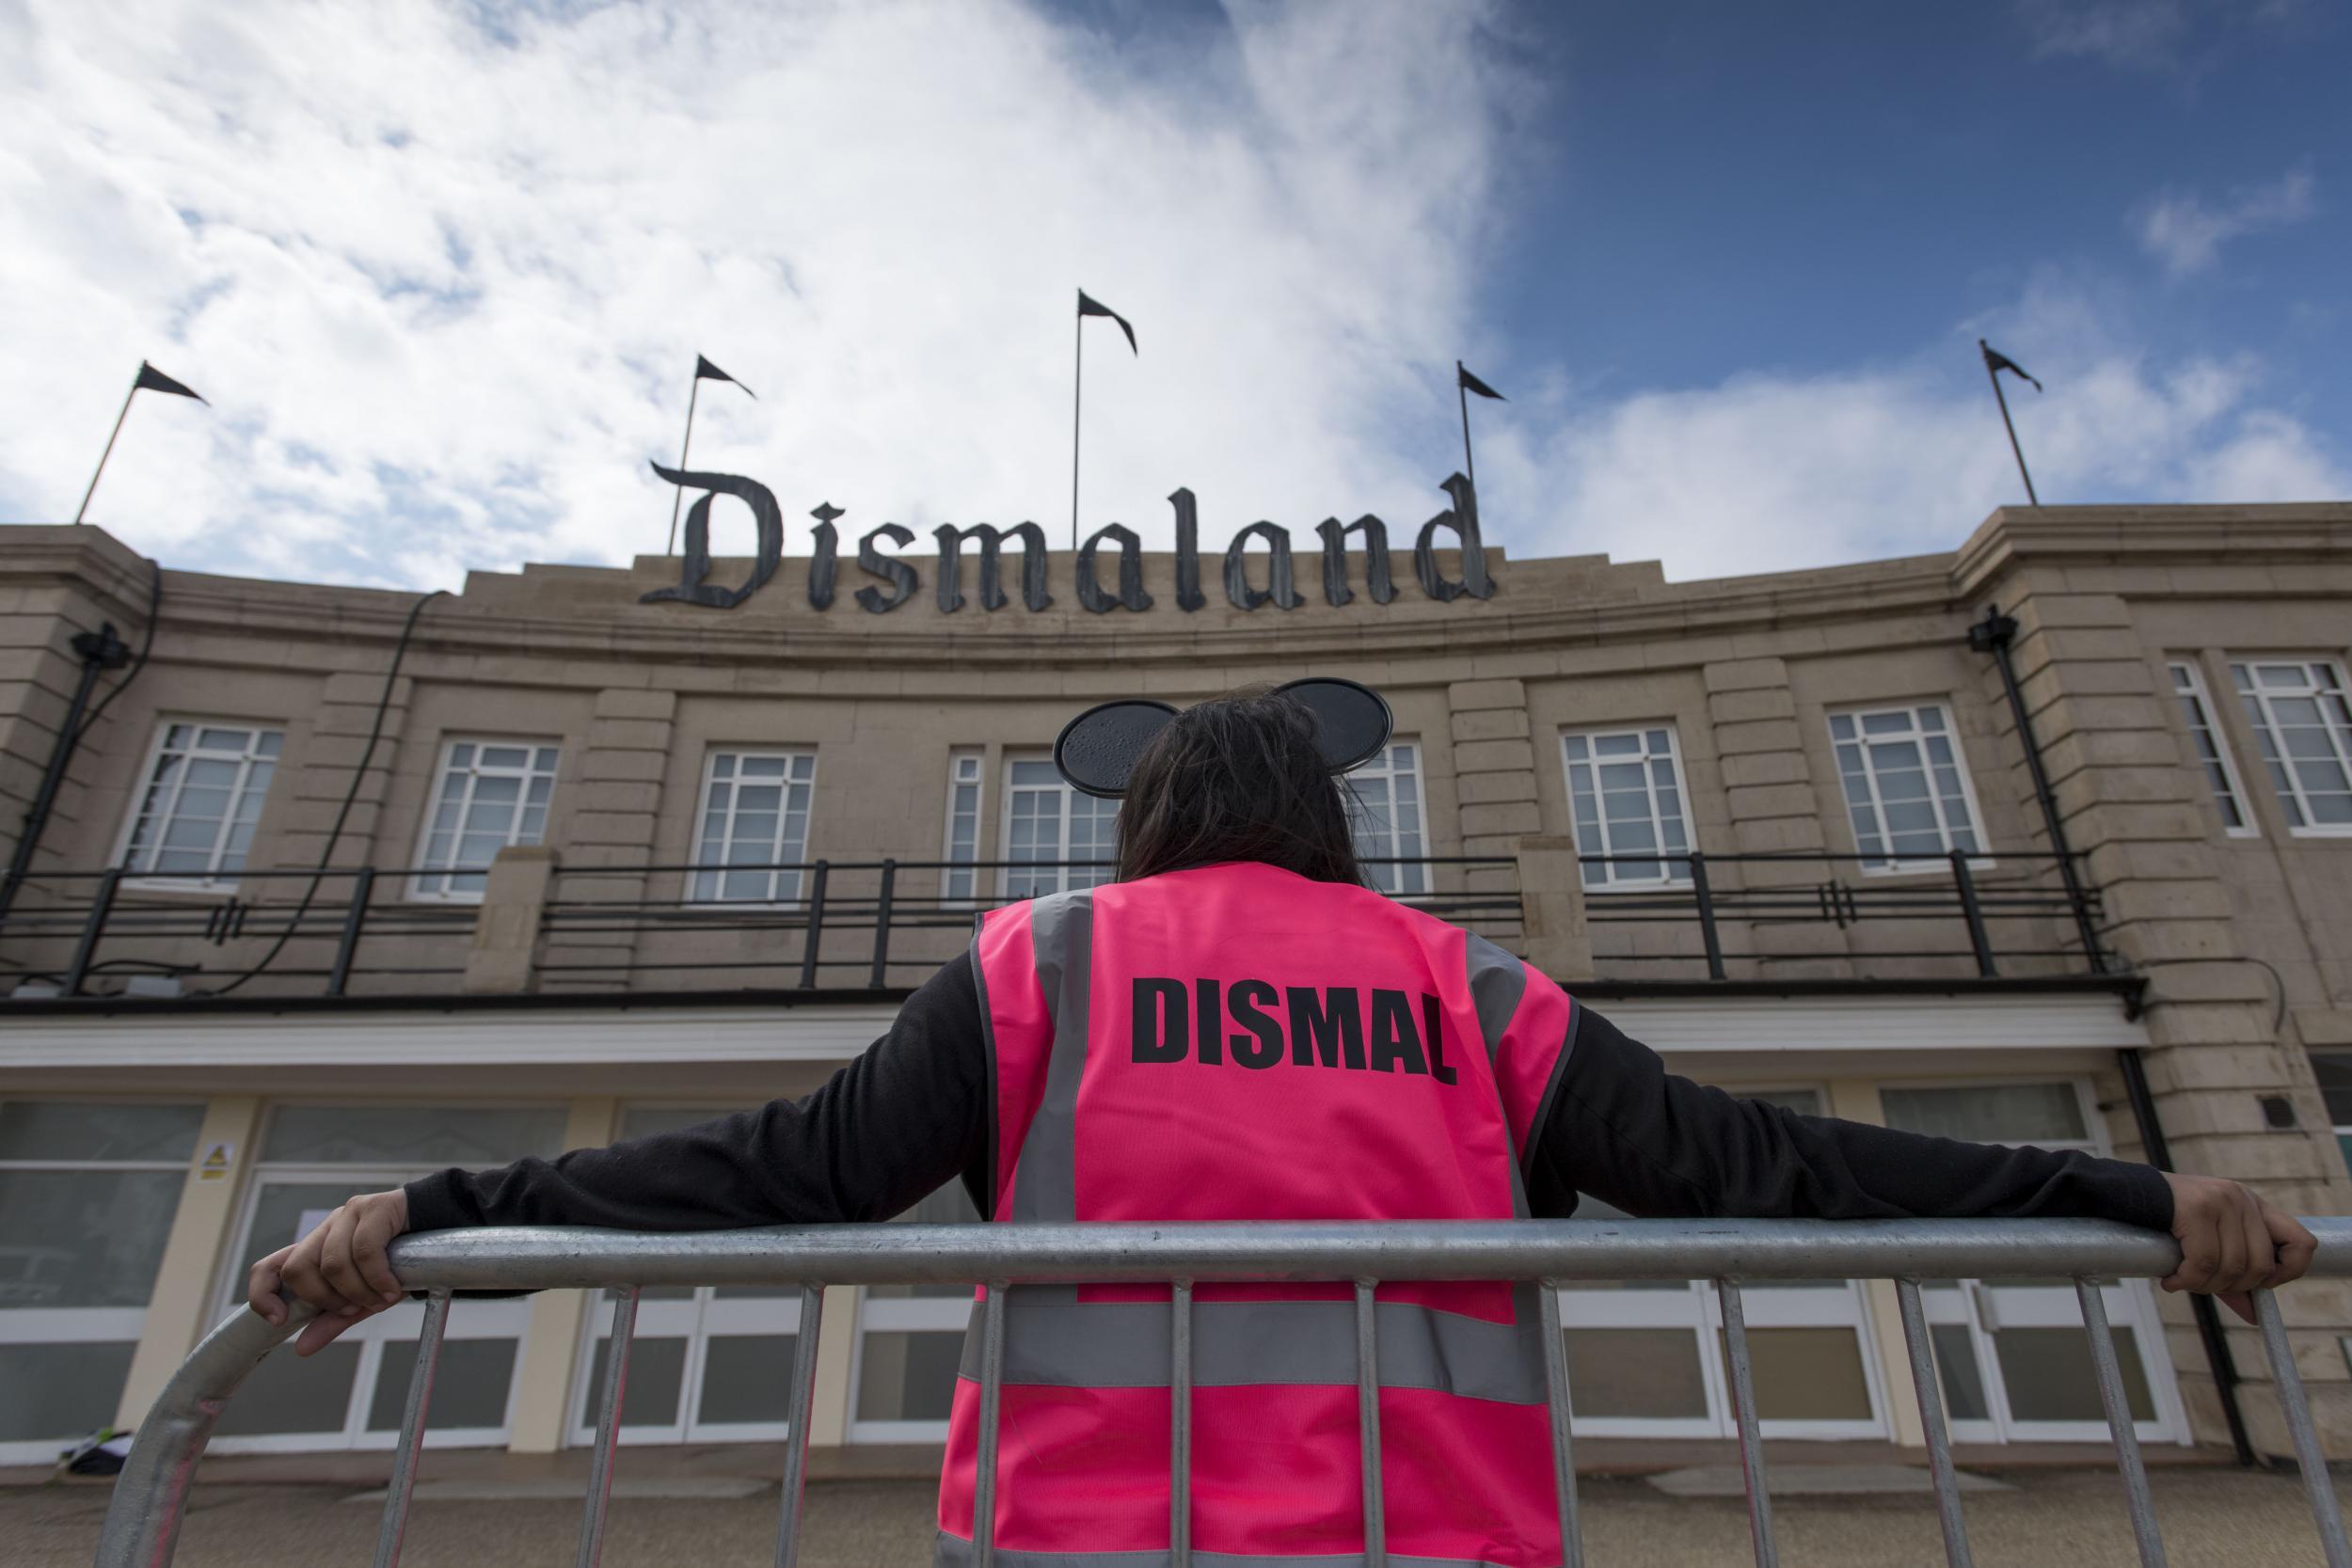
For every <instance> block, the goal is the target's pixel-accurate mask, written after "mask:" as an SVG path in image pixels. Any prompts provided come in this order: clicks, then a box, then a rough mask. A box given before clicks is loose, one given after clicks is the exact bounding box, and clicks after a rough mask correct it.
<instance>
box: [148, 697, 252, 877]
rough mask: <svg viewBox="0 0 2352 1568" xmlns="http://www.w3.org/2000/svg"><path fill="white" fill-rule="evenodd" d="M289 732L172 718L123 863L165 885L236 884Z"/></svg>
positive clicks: (158, 745)
mask: <svg viewBox="0 0 2352 1568" xmlns="http://www.w3.org/2000/svg"><path fill="white" fill-rule="evenodd" d="M285 738H286V736H285V732H284V731H282V730H263V729H254V728H251V727H248V726H245V725H230V724H172V723H167V724H165V725H164V726H163V727H162V729H161V730H160V731H159V732H158V733H157V735H156V736H155V750H154V755H153V758H152V760H151V761H150V763H149V764H148V767H147V772H146V777H147V787H146V789H145V790H144V791H143V792H142V793H141V795H140V797H139V800H138V804H137V807H136V809H135V811H134V812H133V813H132V816H131V819H130V820H129V821H128V822H127V823H125V824H124V826H123V834H122V848H121V850H120V852H119V854H118V855H117V857H116V863H118V864H119V865H120V866H121V867H122V868H123V870H125V871H127V872H129V873H131V874H132V875H133V876H135V877H155V878H157V880H158V885H160V886H163V887H172V888H207V887H232V886H234V885H235V884H236V880H237V873H238V872H240V871H242V870H244V869H245V856H246V849H247V847H250V846H251V844H252V842H253V826H254V824H255V823H256V822H258V821H260V820H261V816H262V797H263V796H264V795H266V794H268V793H269V781H270V775H271V774H272V773H273V772H275V771H276V770H277V768H278V747H279V746H280V745H281V744H282V743H283V742H284V740H285Z"/></svg>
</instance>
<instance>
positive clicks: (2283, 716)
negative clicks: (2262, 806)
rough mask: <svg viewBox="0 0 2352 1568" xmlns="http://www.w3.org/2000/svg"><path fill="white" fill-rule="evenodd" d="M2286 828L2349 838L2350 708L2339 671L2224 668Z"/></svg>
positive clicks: (2310, 662)
mask: <svg viewBox="0 0 2352 1568" xmlns="http://www.w3.org/2000/svg"><path fill="white" fill-rule="evenodd" d="M2230 679H2231V680H2232V681H2233V682H2234V683H2235V684H2236V686H2237V694H2238V698H2239V700H2240V701H2241V702H2243V703H2244V704H2245V705H2246V717H2247V721H2249V723H2251V724H2252V725H2253V726H2254V738H2255V739H2256V740H2258V741H2260V742H2261V743H2262V750H2263V766H2264V767H2265V768H2268V769H2269V770H2270V786H2271V788H2272V789H2274V790H2276V791H2277V792H2278V795H2279V809H2280V811H2282V812H2284V813H2286V816H2287V827H2288V828H2289V829H2290V830H2291V831H2293V832H2296V833H2297V834H2299V835H2301V834H2319V833H2352V706H2347V705H2345V703H2344V672H2343V671H2342V670H2339V669H2338V668H2336V666H2335V665H2333V664H2331V663H2329V662H2328V661H2327V660H2325V659H2304V660H2296V661H2292V662H2288V663H2282V664H2270V663H2262V664H2257V663H2250V662H2249V663H2246V664H2233V665H2231V666H2230Z"/></svg>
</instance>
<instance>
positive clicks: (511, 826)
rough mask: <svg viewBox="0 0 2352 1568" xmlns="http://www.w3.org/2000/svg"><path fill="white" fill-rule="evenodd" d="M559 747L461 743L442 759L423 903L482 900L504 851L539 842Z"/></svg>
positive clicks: (423, 857)
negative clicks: (488, 872)
mask: <svg viewBox="0 0 2352 1568" xmlns="http://www.w3.org/2000/svg"><path fill="white" fill-rule="evenodd" d="M554 787H555V748H554V747H552V746H533V745H529V744H526V743H524V742H520V741H496V740H453V741H451V742H450V743H449V750H448V751H447V752H445V753H444V754H443V755H442V758H441V782H440V786H439V787H438V788H437V789H436V790H435V791H434V794H433V815H432V816H431V817H430V818H428V819H427V821H426V824H425V832H424V847H423V848H421V850H419V851H418V853H417V863H418V864H419V865H420V866H421V867H422V870H421V871H420V873H419V874H418V876H417V877H416V879H415V880H414V881H413V882H411V884H410V890H409V895H410V896H411V897H415V898H447V899H454V900H459V901H465V900H471V899H478V898H480V897H481V896H482V885H483V881H484V877H483V875H482V874H483V872H484V871H485V870H486V869H487V868H488V866H489V864H490V863H491V862H492V861H493V860H496V859H497V858H498V852H499V851H500V850H501V849H503V848H505V847H508V846H509V845H514V844H536V843H538V842H539V838H540V835H541V834H542V833H544V832H546V831H547V825H548V793H549V792H550V791H551V790H553V789H554Z"/></svg>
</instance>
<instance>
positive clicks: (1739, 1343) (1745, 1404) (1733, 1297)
mask: <svg viewBox="0 0 2352 1568" xmlns="http://www.w3.org/2000/svg"><path fill="white" fill-rule="evenodd" d="M1715 1294H1716V1297H1717V1298H1718V1299H1719V1300H1720V1301H1721V1302H1722V1303H1723V1308H1724V1357H1725V1359H1727V1360H1728V1361H1729V1362H1730V1363H1731V1414H1732V1416H1733V1418H1735V1419H1737V1420H1738V1422H1739V1423H1740V1475H1741V1477H1742V1479H1744V1480H1745V1481H1746V1482H1747V1487H1748V1536H1749V1538H1750V1539H1751V1540H1752V1541H1753V1542H1754V1543H1755V1544H1756V1568H1779V1564H1780V1547H1779V1546H1778V1545H1777V1544H1774V1542H1773V1540H1772V1495H1771V1494H1770V1493H1769V1492H1767V1491H1766V1490H1765V1487H1764V1439H1763V1433H1762V1429H1761V1428H1760V1427H1759V1426H1758V1425H1757V1423H1756V1377H1755V1369H1754V1368H1753V1367H1752V1366H1751V1365H1750V1363H1749V1360H1748V1320H1747V1314H1746V1312H1745V1311H1744V1310H1743V1309H1742V1308H1741V1307H1740V1287H1739V1286H1738V1285H1736V1284H1734V1283H1733V1282H1732V1281H1730V1280H1728V1279H1718V1280H1716V1281H1715Z"/></svg>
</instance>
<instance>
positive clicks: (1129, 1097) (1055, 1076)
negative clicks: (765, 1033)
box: [939, 863, 1573, 1568]
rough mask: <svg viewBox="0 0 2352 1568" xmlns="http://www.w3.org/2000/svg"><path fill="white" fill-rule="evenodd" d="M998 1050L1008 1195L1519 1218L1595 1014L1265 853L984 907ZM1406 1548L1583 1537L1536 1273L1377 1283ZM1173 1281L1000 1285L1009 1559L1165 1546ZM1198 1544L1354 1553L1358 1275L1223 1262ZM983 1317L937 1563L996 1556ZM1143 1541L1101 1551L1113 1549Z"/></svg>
mask: <svg viewBox="0 0 2352 1568" xmlns="http://www.w3.org/2000/svg"><path fill="white" fill-rule="evenodd" d="M973 963H974V970H975V972H976V974H977V979H978V982H979V986H980V993H981V1007H982V1009H983V1011H984V1013H985V1014H986V1023H987V1028H988V1032H989V1038H990V1045H991V1051H992V1054H993V1066H994V1072H995V1094H996V1100H995V1118H996V1119H995V1129H996V1136H995V1150H996V1169H995V1173H994V1175H995V1183H994V1193H995V1202H994V1216H993V1217H994V1218H996V1219H998V1220H1002V1221H1008V1222H1011V1223H1014V1224H1019V1223H1023V1222H1028V1223H1054V1222H1069V1221H1073V1220H1142V1221H1164V1220H1334V1219H1360V1220H1406V1219H1414V1220H1428V1219H1464V1220H1494V1219H1507V1218H1510V1217H1512V1216H1514V1215H1524V1214H1525V1213H1526V1212H1527V1205H1526V1199H1525V1196H1524V1191H1523V1188H1522V1186H1521V1178H1520V1159H1521V1156H1522V1154H1523V1152H1524V1151H1525V1149H1526V1148H1527V1145H1528V1141H1529V1138H1530V1136H1531V1135H1532V1130H1533V1129H1534V1128H1535V1127H1536V1126H1538V1125H1539V1122H1540V1117H1541V1115H1542V1113H1543V1112H1544V1110H1545V1102H1546V1099H1547V1096H1548V1095H1549V1093H1550V1092H1551V1091H1552V1089H1553V1087H1554V1085H1555V1084H1556V1081H1557V1076H1558V1069H1559V1068H1560V1066H1561V1064H1562V1061H1563V1058H1564V1057H1565V1042H1566V1040H1567V1038H1568V1034H1569V1029H1568V1025H1569V1022H1570V1018H1571V1012H1572V1007H1573V1004H1571V1003H1570V1001H1569V999H1568V996H1567V994H1566V993H1565V991H1563V990H1561V989H1560V988H1559V987H1558V986H1556V985H1554V984H1553V983H1552V982H1551V981H1549V980H1548V979H1546V978H1544V977H1543V976H1542V975H1540V974H1536V973H1534V971H1532V970H1530V969H1529V968H1528V967H1527V965H1525V964H1524V963H1522V962H1521V961H1520V960H1518V958H1512V957H1511V956H1510V955H1509V954H1507V953H1505V952H1503V951H1502V949H1500V948H1498V947H1496V946H1495V945H1493V944H1492V943H1491V942H1486V941H1484V940H1482V939H1480V938H1477V937H1474V936H1471V935H1470V934H1469V933H1467V932H1465V931H1463V930H1461V929H1459V928H1458V927H1453V926H1449V925H1446V924H1445V923H1444V922H1442V921H1439V920H1436V919H1433V918H1431V917H1430V916H1428V915H1425V914H1422V913H1419V912H1418V911H1413V910H1409V909H1406V908H1405V907H1404V906H1402V905H1400V904H1397V903H1394V902H1391V900H1390V899H1388V898H1385V897H1383V896H1381V895H1379V894H1377V893H1374V892H1372V891H1370V890H1368V889H1365V888H1357V887H1343V886H1340V885H1337V884H1335V883H1329V882H1315V881H1310V880H1308V879H1305V878H1303V877H1299V876H1296V875H1294V874H1293V873H1291V872H1287V871H1281V870H1278V869H1276V868H1274V867H1272V866H1268V865H1263V864H1260V863H1233V864H1227V865H1214V866H1203V867H1200V868H1198V869H1195V870H1190V871H1179V872H1171V873H1169V874H1168V875H1165V876H1159V877H1152V878H1147V879H1143V880H1141V881H1135V882H1122V883H1116V884H1113V885H1110V886H1105V887H1100V888H1094V889H1091V890H1088V891H1084V892H1077V893H1068V894H1061V895H1055V896H1053V897H1047V898H1040V899H1037V900H1035V901H1033V902H1030V903H1026V904H1017V905H1013V906H1011V907H1010V908H1007V909H1001V910H995V911H991V912H990V913H988V914H987V915H986V916H984V917H983V919H982V921H981V923H980V928H979V932H978V934H977V937H976V938H975V939H974V943H973ZM1375 1299H1376V1304H1377V1305H1376V1307H1375V1312H1376V1317H1377V1324H1378V1329H1379V1368H1378V1370H1379V1381H1380V1394H1379V1401H1380V1434H1381V1446H1380V1459H1381V1473H1382V1480H1383V1487H1384V1491H1385V1497H1386V1513H1385V1518H1386V1530H1387V1547H1388V1550H1389V1552H1390V1553H1391V1554H1392V1556H1393V1557H1395V1558H1399V1559H1409V1560H1413V1561H1415V1562H1416V1563H1419V1564H1423V1565H1432V1564H1439V1563H1443V1564H1456V1563H1459V1564H1497V1565H1502V1568H1546V1565H1549V1564H1554V1563H1557V1562H1559V1561H1560V1560H1561V1547H1560V1530H1559V1522H1558V1518H1557V1515H1556V1513H1555V1512H1554V1510H1555V1506H1556V1503H1555V1497H1554V1493H1553V1489H1552V1485H1553V1471H1552V1462H1551V1447H1550V1442H1551V1439H1550V1427H1549V1418H1548V1416H1547V1412H1546V1409H1545V1403H1544V1394H1545V1378H1544V1359H1543V1339H1542V1331H1541V1329H1540V1327H1539V1326H1538V1324H1539V1322H1540V1320H1539V1318H1538V1316H1537V1304H1536V1296H1535V1293H1534V1287H1533V1286H1532V1285H1531V1286H1521V1287H1513V1286H1510V1285H1507V1284H1452V1283H1447V1284H1432V1283H1415V1282H1404V1283H1398V1284H1394V1285H1382V1286H1380V1287H1379V1290H1378V1293H1377V1296H1376V1298H1375ZM1169 1300H1170V1292H1169V1291H1168V1288H1167V1287H1165V1286H1157V1287H1150V1286H1075V1287H1072V1286H1025V1287H1019V1288H1016V1289H1014V1290H1013V1291H1010V1292H1009V1294H1008V1297H1007V1300H1006V1307H1005V1360H1004V1386H1003V1393H1002V1398H1001V1409H1002V1423H1001V1426H1000V1428H999V1432H1000V1436H999V1449H998V1459H997V1464H998V1471H997V1486H996V1518H995V1544H996V1560H997V1561H998V1562H999V1563H1002V1564H1005V1565H1006V1568H1080V1565H1082V1564H1083V1565H1085V1568H1096V1565H1098V1564H1100V1563H1102V1562H1106V1561H1112V1560H1114V1559H1106V1558H1101V1557H1098V1556H1094V1555H1090V1554H1099V1553H1105V1552H1119V1553H1133V1554H1138V1555H1136V1556H1132V1557H1121V1558H1118V1559H1115V1560H1116V1561H1117V1562H1118V1563H1120V1568H1152V1565H1154V1564H1165V1563H1166V1562H1167V1561H1168V1550H1169V1544H1168V1502H1169V1485H1170V1478H1169V1457H1170V1455H1169V1441H1170V1439H1169V1422H1170V1417H1171V1411H1170V1407H1169V1391H1168V1390H1169V1380H1170V1367H1171V1362H1170V1351H1169V1345H1168V1331H1169V1327H1170V1319H1169V1313H1170V1306H1169ZM1193 1325H1194V1326H1193V1336H1194V1338H1193V1417H1192V1421H1193V1425H1192V1433H1193V1435H1192V1450H1193V1451H1192V1481H1193V1488H1192V1490H1193V1505H1192V1527H1191V1528H1192V1545H1193V1549H1194V1550H1195V1551H1196V1552H1200V1553H1212V1554H1220V1556H1219V1557H1213V1558H1211V1559H1210V1560H1211V1561H1216V1560H1247V1561H1248V1562H1250V1563H1253V1564H1254V1563H1257V1562H1259V1561H1261V1560H1289V1559H1293V1558H1298V1559H1320V1560H1323V1561H1324V1564H1325V1565H1326V1568H1345V1564H1346V1563H1348V1562H1350V1561H1355V1560H1360V1554H1361V1553H1362V1552H1363V1550H1364V1538H1363V1479H1362V1459H1361V1449H1360V1448H1359V1440H1358V1435H1357V1388H1356V1335H1355V1307H1354V1291H1353V1288H1352V1287H1351V1286H1349V1285H1347V1284H1344V1283H1335V1284H1332V1285H1328V1286H1318V1285H1263V1286H1260V1285H1225V1286H1216V1285H1202V1286H1200V1288H1199V1289H1198V1290H1197V1291H1196V1292H1195V1297H1194V1315H1193ZM978 1368H979V1351H978V1338H977V1319H976V1323H975V1332H974V1334H972V1335H970V1336H968V1337H967V1338H966V1343H965V1351H964V1360H963V1375H962V1376H961V1378H960V1379H959V1380H958V1382H957V1384H956V1394H955V1406H954V1412H953V1416H952V1419H951V1424H950V1427H949V1433H948V1440H947V1460H946V1472H945V1475H944V1477H943V1479H942V1483H941V1489H940V1500H939V1523H940V1537H939V1560H940V1561H941V1562H942V1563H944V1564H950V1565H961V1564H965V1563H968V1562H969V1561H970V1560H971V1557H972V1511H973V1493H974V1488H975V1483H976V1479H977V1455H978V1418H979V1404H980V1390H979V1384H978V1382H977V1377H978Z"/></svg>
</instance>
